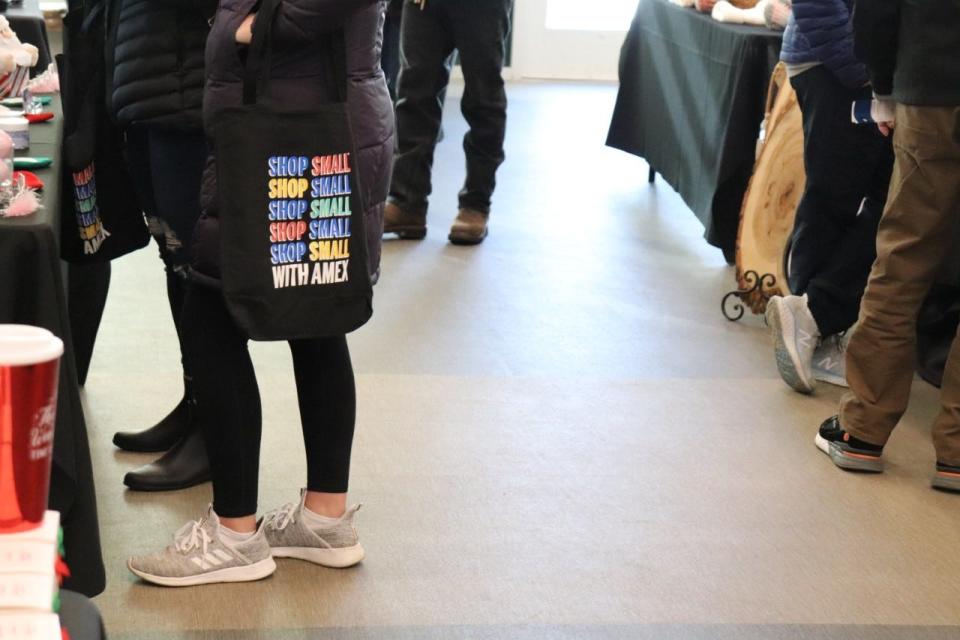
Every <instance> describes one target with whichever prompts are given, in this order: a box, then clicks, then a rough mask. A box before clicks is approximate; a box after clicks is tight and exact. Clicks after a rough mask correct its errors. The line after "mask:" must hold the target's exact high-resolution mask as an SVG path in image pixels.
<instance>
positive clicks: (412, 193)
mask: <svg viewBox="0 0 960 640" xmlns="http://www.w3.org/2000/svg"><path fill="white" fill-rule="evenodd" d="M452 52H453V39H452V35H451V34H450V32H449V29H448V26H447V25H446V23H445V21H444V20H443V16H442V14H441V12H440V8H439V7H437V6H436V4H435V3H432V2H427V6H426V9H423V10H421V9H420V8H419V7H418V6H413V5H410V6H407V7H406V8H405V9H404V11H403V19H402V23H401V35H400V77H399V79H398V80H397V105H396V115H397V147H396V153H395V155H394V164H393V181H392V183H391V185H390V201H391V202H393V203H395V204H397V205H399V206H400V207H402V208H403V209H405V210H407V211H412V212H418V213H419V212H425V211H426V210H427V197H428V196H429V195H430V192H431V191H432V188H433V187H432V183H431V180H430V172H431V171H432V170H433V152H434V149H435V147H436V145H437V136H438V135H439V133H440V123H441V119H442V117H443V101H442V97H441V96H442V95H443V93H444V90H445V89H446V88H447V83H448V82H449V81H450V68H449V66H448V64H447V63H446V61H447V58H449V57H450V54H451V53H452Z"/></svg>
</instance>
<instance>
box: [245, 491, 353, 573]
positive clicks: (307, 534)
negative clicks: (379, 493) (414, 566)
mask: <svg viewBox="0 0 960 640" xmlns="http://www.w3.org/2000/svg"><path fill="white" fill-rule="evenodd" d="M306 496H307V492H306V491H301V492H300V502H299V503H290V504H288V505H286V506H284V507H283V508H281V509H277V510H276V511H271V512H269V513H267V515H266V516H264V519H263V530H264V532H265V534H266V537H267V541H268V542H269V543H270V548H271V550H272V551H273V557H274V558H297V559H298V560H306V561H307V562H313V563H314V564H319V565H322V566H324V567H333V568H335V569H344V568H346V567H352V566H353V565H355V564H357V563H359V562H360V561H361V560H363V556H364V552H363V547H362V546H360V538H359V536H358V535H357V528H356V526H354V516H356V514H357V511H359V510H360V505H357V506H355V507H351V508H350V509H348V510H347V512H346V513H345V514H343V516H342V517H341V518H340V519H339V520H337V522H336V524H334V525H333V526H330V527H327V528H324V529H317V530H314V529H311V528H310V527H308V526H307V525H306V524H305V523H304V522H303V508H304V507H303V502H304V500H305V499H306Z"/></svg>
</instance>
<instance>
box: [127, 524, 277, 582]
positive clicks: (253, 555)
mask: <svg viewBox="0 0 960 640" xmlns="http://www.w3.org/2000/svg"><path fill="white" fill-rule="evenodd" d="M127 567H128V568H129V569H130V571H132V572H133V573H134V574H135V575H137V576H139V577H140V578H142V579H144V580H146V581H147V582H152V583H153V584H158V585H161V586H164V587H192V586H195V585H199V584H211V583H214V582H251V581H253V580H260V579H261V578H266V577H267V576H269V575H270V574H272V573H273V572H274V571H276V569H277V565H276V563H275V562H274V561H273V558H272V557H271V555H270V545H269V544H267V538H266V536H265V535H264V527H263V524H262V523H261V525H260V528H259V530H258V531H257V533H256V534H255V535H254V536H253V538H251V539H250V540H247V541H245V542H241V543H239V544H236V545H227V544H225V543H224V542H223V538H222V537H221V536H220V519H219V518H218V517H217V514H216V513H214V512H213V507H210V508H209V509H208V511H207V515H206V516H205V517H204V518H202V519H200V520H196V521H193V522H188V523H187V524H186V525H184V526H183V528H181V529H180V530H179V531H177V533H176V535H175V536H174V542H173V544H172V545H170V546H169V547H167V548H166V549H164V550H163V551H161V552H160V553H155V554H153V555H148V556H134V557H133V558H130V559H129V560H128V561H127Z"/></svg>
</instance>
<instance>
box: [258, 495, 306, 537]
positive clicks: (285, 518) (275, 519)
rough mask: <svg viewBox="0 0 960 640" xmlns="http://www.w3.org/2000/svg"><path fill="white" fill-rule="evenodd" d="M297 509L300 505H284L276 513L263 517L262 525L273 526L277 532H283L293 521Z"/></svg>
mask: <svg viewBox="0 0 960 640" xmlns="http://www.w3.org/2000/svg"><path fill="white" fill-rule="evenodd" d="M299 508H300V505H299V504H297V503H295V502H290V503H288V504H285V505H283V506H282V507H280V508H279V509H277V510H276V511H271V512H269V513H268V514H267V515H265V516H264V524H266V525H268V526H273V527H274V528H276V530H277V531H283V530H284V529H286V528H287V527H288V526H289V525H290V524H291V523H292V522H294V521H295V519H294V516H295V515H296V513H297V509H299Z"/></svg>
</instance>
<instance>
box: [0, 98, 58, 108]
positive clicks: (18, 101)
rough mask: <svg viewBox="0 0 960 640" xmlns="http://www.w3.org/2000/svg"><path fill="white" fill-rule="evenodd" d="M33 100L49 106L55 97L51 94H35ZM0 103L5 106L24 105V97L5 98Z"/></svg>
mask: <svg viewBox="0 0 960 640" xmlns="http://www.w3.org/2000/svg"><path fill="white" fill-rule="evenodd" d="M33 101H34V102H39V103H40V104H41V105H43V106H47V105H48V104H50V103H51V102H53V98H51V97H50V96H34V97H33ZM0 105H3V106H5V107H22V106H23V98H5V99H3V100H0Z"/></svg>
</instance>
